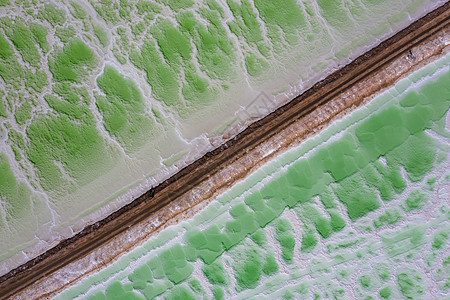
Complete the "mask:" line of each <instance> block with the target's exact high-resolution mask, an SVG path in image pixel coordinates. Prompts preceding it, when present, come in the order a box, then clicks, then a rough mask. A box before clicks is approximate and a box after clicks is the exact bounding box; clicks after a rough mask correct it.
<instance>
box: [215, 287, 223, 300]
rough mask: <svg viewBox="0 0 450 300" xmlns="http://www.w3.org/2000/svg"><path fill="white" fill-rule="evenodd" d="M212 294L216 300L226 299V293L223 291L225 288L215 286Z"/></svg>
mask: <svg viewBox="0 0 450 300" xmlns="http://www.w3.org/2000/svg"><path fill="white" fill-rule="evenodd" d="M212 292H213V297H214V298H213V299H214V300H223V299H224V294H225V292H224V291H223V288H221V287H218V286H214V287H213V288H212Z"/></svg>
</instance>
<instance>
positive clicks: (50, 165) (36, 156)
mask: <svg viewBox="0 0 450 300" xmlns="http://www.w3.org/2000/svg"><path fill="white" fill-rule="evenodd" d="M77 105H78V103H74V104H72V107H76V106H77ZM81 120H82V121H83V122H74V121H73V120H71V119H70V118H69V117H68V116H67V115H60V116H57V117H55V116H48V117H40V118H38V119H36V120H34V121H33V122H32V123H31V124H30V125H29V126H28V128H27V131H26V134H27V136H28V138H29V145H28V148H27V150H26V153H27V157H28V159H29V160H30V161H31V162H32V163H33V164H34V166H35V167H36V168H37V173H38V175H39V178H40V183H41V185H42V187H43V188H44V189H45V190H59V191H61V190H66V191H67V189H73V188H74V183H75V182H76V183H77V184H85V183H87V182H89V181H90V180H92V179H93V178H95V177H97V176H98V175H100V174H101V173H102V172H103V171H104V170H105V169H106V168H109V167H110V160H109V158H108V157H107V156H105V155H104V152H105V149H106V148H105V144H104V141H103V139H102V137H101V136H100V134H99V133H98V131H97V129H96V127H95V123H94V120H93V116H92V114H91V113H90V111H89V110H88V109H85V114H83V118H81ZM93 166H98V167H97V168H93ZM100 166H101V167H100ZM61 167H62V168H61ZM63 170H64V171H63ZM62 172H63V173H62ZM66 172H67V174H64V173H66Z"/></svg>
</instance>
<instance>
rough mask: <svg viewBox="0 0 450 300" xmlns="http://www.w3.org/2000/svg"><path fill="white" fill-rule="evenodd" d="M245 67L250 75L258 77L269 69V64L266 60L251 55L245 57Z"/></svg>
mask: <svg viewBox="0 0 450 300" xmlns="http://www.w3.org/2000/svg"><path fill="white" fill-rule="evenodd" d="M245 67H246V68H247V72H248V74H250V75H251V76H258V75H260V74H262V73H263V72H264V71H265V70H266V69H267V68H268V67H269V63H268V62H267V61H266V60H265V59H264V58H261V57H258V56H257V55H255V54H253V53H251V54H249V55H247V56H246V57H245Z"/></svg>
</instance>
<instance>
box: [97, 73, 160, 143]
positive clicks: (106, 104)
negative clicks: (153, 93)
mask: <svg viewBox="0 0 450 300" xmlns="http://www.w3.org/2000/svg"><path fill="white" fill-rule="evenodd" d="M97 84H98V87H99V88H100V89H101V91H102V92H103V93H104V94H105V96H104V97H103V96H100V95H97V96H96V105H97V107H98V109H99V111H100V112H101V113H102V115H103V123H104V125H105V128H106V130H107V131H108V132H109V133H110V134H111V135H112V136H114V137H115V138H116V139H117V140H118V141H119V143H120V144H121V145H122V146H123V147H125V149H126V150H127V151H134V150H136V149H137V148H139V147H141V146H142V145H144V144H145V143H146V142H147V139H148V137H149V135H150V134H149V133H151V130H152V127H153V120H152V119H150V116H149V115H147V114H146V113H145V106H144V101H143V98H142V95H141V92H140V91H139V89H138V88H137V86H136V84H135V83H134V82H133V81H132V80H131V79H127V78H125V77H123V76H122V75H121V74H120V73H119V72H117V70H116V69H114V68H113V67H111V66H106V67H105V69H104V70H103V74H102V75H101V76H99V77H98V78H97Z"/></svg>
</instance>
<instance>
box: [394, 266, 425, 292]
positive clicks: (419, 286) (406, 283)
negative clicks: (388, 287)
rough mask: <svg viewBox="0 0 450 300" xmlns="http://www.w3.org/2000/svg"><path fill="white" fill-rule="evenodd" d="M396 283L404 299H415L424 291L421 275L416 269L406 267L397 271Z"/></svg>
mask: <svg viewBox="0 0 450 300" xmlns="http://www.w3.org/2000/svg"><path fill="white" fill-rule="evenodd" d="M396 279H397V285H398V288H399V290H400V292H401V293H402V295H403V296H404V297H405V298H406V299H417V298H420V297H422V295H423V294H424V292H425V287H424V283H423V278H422V275H421V274H420V273H419V271H417V270H416V269H407V270H404V271H401V272H398V273H397V276H396Z"/></svg>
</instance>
